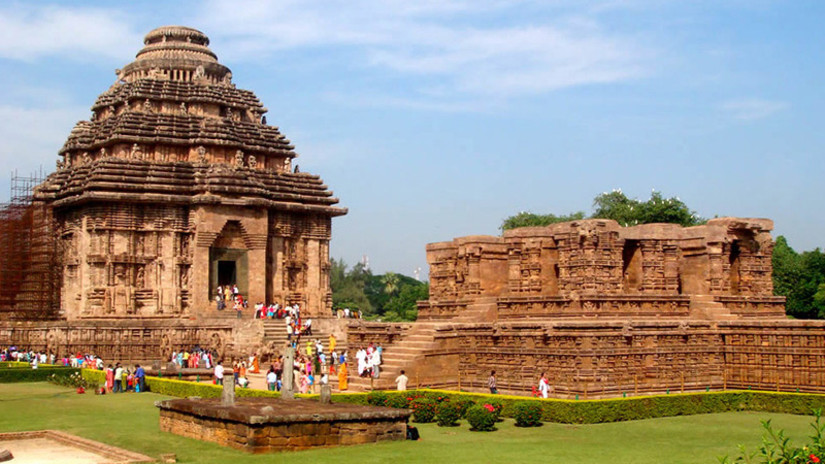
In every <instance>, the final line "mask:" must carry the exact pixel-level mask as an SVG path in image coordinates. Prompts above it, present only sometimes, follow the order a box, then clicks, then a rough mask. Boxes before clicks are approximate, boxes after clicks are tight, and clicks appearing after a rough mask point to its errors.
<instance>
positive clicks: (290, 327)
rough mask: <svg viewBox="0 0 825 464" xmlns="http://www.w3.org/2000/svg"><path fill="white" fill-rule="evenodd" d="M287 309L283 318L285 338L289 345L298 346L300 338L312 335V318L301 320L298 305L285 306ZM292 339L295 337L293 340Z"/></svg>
mask: <svg viewBox="0 0 825 464" xmlns="http://www.w3.org/2000/svg"><path fill="white" fill-rule="evenodd" d="M287 308H289V309H288V310H287V312H286V315H285V316H284V324H285V326H286V338H287V340H288V341H289V342H291V343H294V344H300V342H301V337H302V336H304V335H312V318H310V317H307V318H306V319H304V318H302V317H301V307H300V306H298V304H295V305H293V306H287ZM293 337H295V338H294V340H293ZM308 343H309V342H308Z"/></svg>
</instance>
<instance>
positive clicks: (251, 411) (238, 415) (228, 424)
mask: <svg viewBox="0 0 825 464" xmlns="http://www.w3.org/2000/svg"><path fill="white" fill-rule="evenodd" d="M156 405H157V406H158V407H159V408H160V428H161V430H163V431H165V432H171V433H175V434H177V435H182V436H185V437H190V438H196V439H199V440H205V441H211V442H215V443H218V444H220V445H223V446H229V447H232V448H235V449H240V450H243V451H248V452H251V453H266V452H272V451H293V450H301V449H307V448H313V447H323V446H339V445H355V444H362V443H375V442H379V441H389V440H404V439H405V438H406V431H407V429H406V423H407V420H408V419H409V417H410V414H411V412H410V411H409V410H406V409H392V408H382V407H374V406H360V405H352V404H340V403H336V404H321V403H320V402H318V401H314V400H305V399H297V400H283V399H273V398H238V399H237V402H236V403H235V404H234V405H233V406H223V405H222V404H221V401H220V400H217V399H214V400H213V399H179V400H167V401H160V402H158V403H156Z"/></svg>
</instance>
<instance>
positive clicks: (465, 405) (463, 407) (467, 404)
mask: <svg viewBox="0 0 825 464" xmlns="http://www.w3.org/2000/svg"><path fill="white" fill-rule="evenodd" d="M450 401H452V402H453V403H454V404H455V405H456V406H458V412H459V414H460V415H461V417H462V418H464V417H467V410H468V409H470V408H471V407H473V405H474V404H476V402H475V401H473V400H471V399H469V398H455V399H453V400H450Z"/></svg>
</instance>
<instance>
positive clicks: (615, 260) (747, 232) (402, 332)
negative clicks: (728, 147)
mask: <svg viewBox="0 0 825 464" xmlns="http://www.w3.org/2000/svg"><path fill="white" fill-rule="evenodd" d="M772 228H773V223H772V221H770V220H766V219H740V218H719V219H712V220H710V221H708V223H707V224H706V225H703V226H697V227H689V228H683V227H680V226H678V225H674V224H648V225H641V226H635V227H624V228H623V227H619V225H618V224H617V223H616V222H615V221H611V220H599V219H596V220H582V221H575V222H566V223H561V224H554V225H551V226H548V227H530V228H522V229H515V230H511V231H507V232H505V233H504V235H503V236H502V237H490V236H470V237H462V238H458V239H455V240H452V241H450V242H441V243H433V244H430V245H428V246H427V260H428V262H429V264H430V299H429V301H426V302H421V303H420V304H419V320H418V322H416V323H415V324H407V325H404V324H353V325H351V327H350V334H349V337H350V338H349V343H350V346H355V345H358V344H360V343H365V342H368V341H380V342H382V343H383V346H384V348H385V356H384V358H385V366H384V367H385V371H386V370H390V371H393V370H398V369H406V371H407V372H408V374H412V375H411V380H412V381H413V382H414V383H417V384H421V385H430V386H441V387H447V388H456V387H459V388H463V389H473V390H484V389H485V387H486V380H487V376H488V375H489V373H490V371H491V370H496V371H497V376H498V385H499V389H500V390H503V391H507V392H513V393H521V394H525V393H527V392H530V391H531V387H532V386H535V385H537V382H538V378H539V376H540V374H541V372H543V371H546V372H547V373H548V377H549V378H550V380H551V384H553V385H554V387H555V394H556V395H557V396H562V397H571V398H572V397H575V396H579V397H581V396H585V397H600V396H616V395H621V394H634V393H635V394H641V393H650V392H666V391H684V390H705V389H724V388H761V389H771V390H774V389H779V390H789V391H795V390H797V389H799V390H801V391H825V362H823V359H825V358H824V357H823V355H825V331H823V329H825V324H824V323H823V322H821V321H793V320H788V319H786V318H785V310H784V297H777V296H774V295H773V285H772V280H771V271H772V268H771V256H772V250H773V242H772V240H771V236H770V231H771V229H772ZM386 377H387V378H390V377H393V376H392V372H390V374H389V375H387V376H386ZM354 385H355V386H356V387H357V386H359V382H358V381H356V382H354ZM360 386H361V387H362V388H364V387H365V386H366V385H365V384H364V382H360ZM389 386H390V385H388V384H387V382H386V381H385V382H384V383H382V384H379V385H378V387H389Z"/></svg>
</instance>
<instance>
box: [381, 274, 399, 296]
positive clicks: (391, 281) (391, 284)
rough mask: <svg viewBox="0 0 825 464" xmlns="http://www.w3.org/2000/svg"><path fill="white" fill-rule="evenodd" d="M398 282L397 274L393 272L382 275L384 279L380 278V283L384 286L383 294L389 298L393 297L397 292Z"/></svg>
mask: <svg viewBox="0 0 825 464" xmlns="http://www.w3.org/2000/svg"><path fill="white" fill-rule="evenodd" d="M399 281H400V279H399V278H398V274H396V273H394V272H388V273H386V274H384V277H382V278H381V283H382V284H384V293H386V294H387V295H390V296H392V295H394V294H395V292H397V291H398V282H399Z"/></svg>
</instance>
